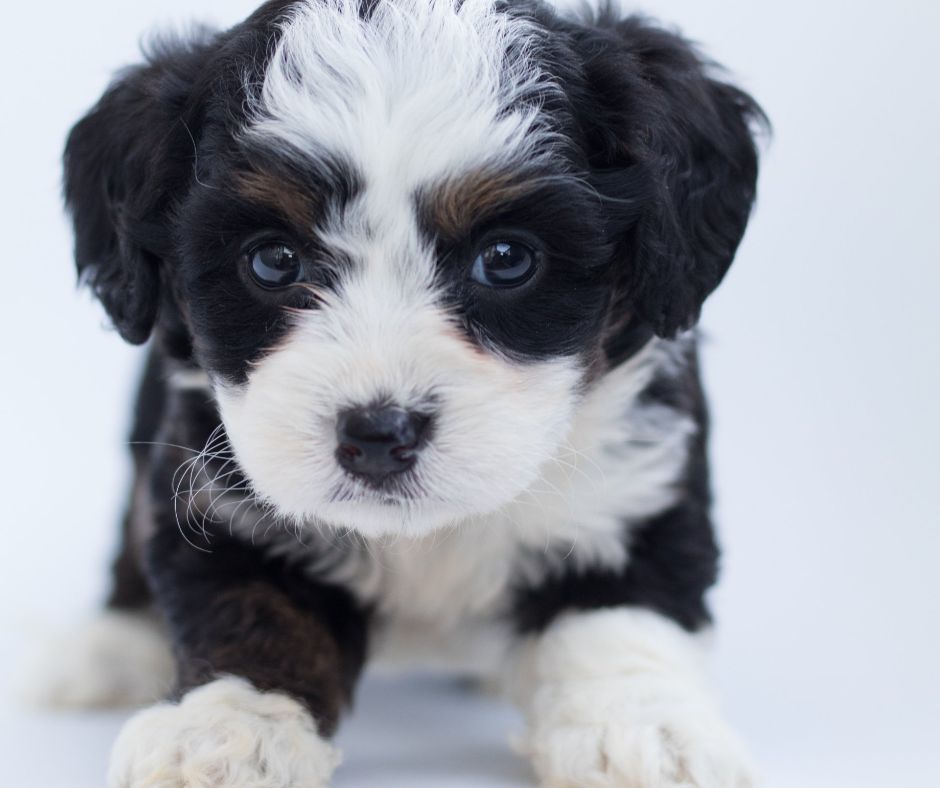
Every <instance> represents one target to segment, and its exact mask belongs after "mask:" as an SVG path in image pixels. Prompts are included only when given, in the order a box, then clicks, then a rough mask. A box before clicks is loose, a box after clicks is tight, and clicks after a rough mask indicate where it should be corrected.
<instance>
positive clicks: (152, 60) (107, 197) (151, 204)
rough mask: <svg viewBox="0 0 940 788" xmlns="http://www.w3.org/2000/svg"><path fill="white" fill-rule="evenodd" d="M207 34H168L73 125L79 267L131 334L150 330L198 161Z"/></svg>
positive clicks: (70, 156) (70, 192)
mask: <svg viewBox="0 0 940 788" xmlns="http://www.w3.org/2000/svg"><path fill="white" fill-rule="evenodd" d="M208 44H209V40H208V38H207V37H205V36H202V37H201V39H200V40H199V41H195V42H181V41H173V42H162V43H161V44H160V45H159V46H158V47H157V48H156V49H155V51H153V52H151V53H150V55H149V56H148V58H147V62H146V63H145V64H144V65H142V66H137V67H135V68H131V69H128V70H127V71H125V72H124V73H122V74H121V75H120V76H119V77H118V79H117V80H116V81H115V82H114V83H113V84H112V85H111V86H110V87H109V88H108V90H107V91H106V92H105V94H104V95H103V96H102V98H101V99H100V101H99V102H98V104H97V105H95V107H94V108H92V110H91V111H90V112H89V113H88V114H87V115H86V116H85V117H84V118H83V119H82V120H81V121H79V122H78V123H77V124H76V125H75V127H74V128H73V129H72V131H71V133H70V134H69V138H68V142H67V143H66V147H65V156H64V169H65V184H64V185H65V201H66V206H67V208H68V210H69V213H70V214H71V217H72V221H73V224H74V229H75V262H76V264H77V266H78V272H79V276H80V277H81V279H82V281H84V282H87V283H88V284H89V285H90V286H91V287H92V289H93V290H94V292H95V294H96V295H97V296H98V298H99V299H100V300H101V303H102V304H104V307H105V309H106V310H107V312H108V314H109V315H110V317H111V320H112V321H113V322H114V325H115V327H116V328H117V329H118V331H119V332H120V333H121V336H123V337H124V339H126V340H127V341H128V342H132V343H134V344H140V343H142V342H145V341H146V340H147V337H148V336H149V335H150V332H151V330H152V328H153V325H154V322H155V320H156V318H157V311H158V307H159V304H160V281H161V272H160V263H161V260H162V259H163V258H164V257H165V256H166V254H167V253H168V250H169V248H170V245H171V242H170V238H169V227H168V225H169V211H170V209H171V207H172V204H173V201H174V194H175V193H176V191H177V190H179V189H182V188H183V187H184V186H185V182H186V181H187V180H188V179H189V178H190V177H191V173H192V167H193V145H194V141H193V139H192V138H191V136H190V134H191V133H192V132H191V130H190V128H189V126H188V124H187V113H188V112H189V110H188V104H189V103H190V97H191V94H192V91H193V87H194V84H195V82H196V80H197V78H198V75H199V73H200V71H201V68H202V64H203V62H204V60H205V56H206V54H207V51H208Z"/></svg>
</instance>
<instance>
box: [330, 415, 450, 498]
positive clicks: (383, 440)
mask: <svg viewBox="0 0 940 788" xmlns="http://www.w3.org/2000/svg"><path fill="white" fill-rule="evenodd" d="M430 421H431V420H430V418H429V417H428V416H425V415H423V414H421V413H411V412H409V411H406V410H402V409H401V408H396V407H392V406H379V407H368V408H354V409H352V410H347V411H345V412H344V413H341V414H340V416H339V419H338V421H337V423H336V439H337V442H338V444H339V445H338V446H337V449H336V458H337V460H338V461H339V464H340V465H342V466H343V467H344V468H345V469H346V470H348V471H350V472H351V473H355V474H359V475H362V476H366V477H369V478H370V479H371V480H372V481H381V480H383V479H385V478H386V477H387V476H389V475H391V474H393V473H401V472H402V471H406V470H408V469H409V468H410V467H411V466H412V465H414V464H415V460H416V459H417V456H418V451H419V450H420V449H421V445H422V444H423V442H424V439H425V437H426V435H427V431H428V425H429V424H430Z"/></svg>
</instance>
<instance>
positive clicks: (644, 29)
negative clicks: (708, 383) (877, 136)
mask: <svg viewBox="0 0 940 788" xmlns="http://www.w3.org/2000/svg"><path fill="white" fill-rule="evenodd" d="M573 44H574V47H575V50H576V52H578V53H579V56H580V59H581V62H582V69H583V72H582V73H583V76H584V78H585V79H586V83H587V86H588V87H587V90H586V94H587V95H586V96H583V97H582V101H586V104H582V107H581V112H580V114H581V124H582V127H583V128H584V130H585V136H586V140H587V147H588V156H589V160H590V164H591V166H592V169H593V171H594V179H595V184H596V186H597V188H598V191H600V192H601V194H602V196H604V197H606V198H607V199H606V200H605V203H606V205H607V207H608V226H609V228H610V233H611V237H612V240H613V241H614V244H615V255H616V263H617V264H618V266H619V271H618V281H617V284H616V291H617V303H616V304H615V305H614V311H615V313H617V314H615V315H613V316H612V317H613V318H614V320H615V321H618V320H619V321H621V325H623V324H624V323H626V324H629V325H632V326H635V325H637V324H639V323H643V324H646V325H648V326H650V327H651V328H652V329H653V330H654V331H655V332H656V333H657V334H659V335H660V336H666V337H668V336H673V335H674V334H676V333H677V332H678V331H681V330H683V329H685V328H688V327H690V326H692V325H693V324H694V323H695V322H696V320H697V319H698V316H699V311H700V309H701V306H702V302H703V301H704V300H705V298H706V297H707V296H708V295H709V293H711V292H712V290H714V289H715V288H716V287H717V286H718V283H719V282H720V281H721V279H722V277H723V276H724V275H725V272H726V271H727V270H728V267H729V266H730V265H731V261H732V259H733V258H734V255H735V252H736V251H737V248H738V244H739V243H740V241H741V238H742V236H743V235H744V229H745V227H746V225H747V221H748V217H749V215H750V211H751V206H752V204H753V202H754V196H755V188H756V181H757V150H756V146H755V142H754V137H753V134H754V132H755V130H756V129H755V127H757V126H760V125H762V124H764V123H766V119H765V117H764V115H763V112H762V111H761V109H760V108H759V107H758V105H757V104H756V103H755V102H754V100H753V99H752V98H751V97H750V96H748V95H747V94H745V93H744V92H742V91H740V90H738V89H737V88H735V87H733V86H731V85H728V84H725V83H724V82H721V81H719V80H717V79H715V78H714V77H713V76H712V75H711V71H712V69H711V67H710V65H709V64H707V63H706V62H704V61H703V60H702V59H701V58H700V57H699V56H698V54H697V53H696V52H695V50H694V49H693V47H692V46H691V45H690V44H689V43H687V42H686V41H685V40H684V39H682V38H681V37H679V36H678V35H675V34H673V33H669V32H666V31H664V30H661V29H658V28H656V27H654V26H652V25H650V24H649V23H648V22H646V21H645V20H643V19H641V18H637V17H629V18H627V19H624V20H619V21H618V20H616V19H613V18H612V17H611V15H610V12H608V13H607V14H606V15H604V16H602V17H601V18H598V19H596V20H594V21H593V22H592V23H591V24H589V25H585V26H584V27H581V28H579V29H578V30H576V32H575V33H574V35H573ZM614 328H615V330H616V327H614ZM614 341H616V339H615V340H614Z"/></svg>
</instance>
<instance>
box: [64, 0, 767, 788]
mask: <svg viewBox="0 0 940 788" xmlns="http://www.w3.org/2000/svg"><path fill="white" fill-rule="evenodd" d="M761 122H762V116H761V113H760V110H759V109H758V108H757V106H756V105H755V104H754V102H753V101H752V100H751V99H750V98H749V97H748V96H747V95H745V94H744V93H742V92H741V91H739V90H737V89H736V88H734V87H732V86H730V85H728V84H726V83H724V82H723V81H721V80H720V78H718V77H717V76H716V75H715V73H714V69H713V68H712V67H711V66H710V65H709V64H707V63H706V62H705V61H703V60H702V59H701V58H700V57H699V55H698V54H696V52H695V51H694V50H693V49H692V48H691V47H690V45H689V44H688V43H686V42H685V41H684V40H683V39H682V38H680V37H678V36H677V35H675V34H673V33H670V32H666V31H663V30H661V29H659V28H657V27H656V26H654V25H653V24H651V23H649V22H648V21H646V20H645V19H642V18H639V17H627V18H620V16H619V15H618V14H616V13H615V12H613V11H610V10H606V11H603V12H601V13H597V14H593V15H580V16H564V15H558V14H556V13H555V12H553V11H552V10H550V9H549V8H547V7H546V6H544V5H541V4H539V3H537V2H509V3H504V2H495V1H494V0H464V1H463V2H459V0H291V1H287V0H273V1H272V2H268V3H267V4H265V5H264V6H263V7H262V8H261V9H260V10H259V11H258V12H257V13H255V14H254V15H253V16H252V17H251V18H249V19H248V20H247V21H246V22H244V23H243V24H241V25H239V26H237V27H235V28H233V29H232V30H230V31H228V32H224V33H219V34H214V33H204V34H199V35H196V36H195V37H193V38H192V39H190V40H170V41H165V42H163V43H161V44H160V45H158V46H156V47H155V48H154V50H153V51H152V52H151V53H150V55H149V57H148V59H147V62H146V63H145V64H144V65H142V66H138V67H136V68H132V69H130V70H128V71H126V72H124V73H123V74H122V75H121V76H120V77H119V79H118V80H117V81H116V82H115V83H114V84H113V85H112V87H111V88H110V89H109V90H108V92H107V93H106V94H105V95H104V97H103V98H102V99H101V101H100V102H99V103H98V105H97V106H96V107H95V108H94V109H92V111H91V112H90V113H89V114H88V115H87V116H86V117H85V118H84V119H83V120H82V121H81V122H80V123H78V125H77V126H76V127H75V128H74V130H73V131H72V134H71V136H70V138H69V141H68V146H67V150H66V156H65V184H66V186H65V188H66V199H67V203H68V207H69V209H70V211H71V214H72V217H73V219H74V224H75V233H76V259H77V263H78V267H79V270H80V272H81V275H82V277H83V279H84V280H85V281H87V282H88V283H89V284H90V285H91V287H93V289H94V290H95V292H96V293H97V295H98V296H99V297H100V299H101V300H102V302H103V303H104V305H105V307H106V308H107V310H108V312H109V314H110V316H111V318H112V320H113V322H114V324H115V326H116V327H117V329H118V330H119V331H120V333H121V334H122V335H123V337H124V338H125V339H127V340H128V341H130V342H133V343H143V342H145V341H146V340H148V339H150V338H151V337H152V339H150V351H149V352H150V357H149V363H148V366H147V371H146V374H145V376H144V380H143V384H142V387H141V391H140V397H139V402H138V408H137V418H136V427H135V431H134V435H133V446H134V459H135V464H136V472H137V477H136V482H135V485H134V490H133V495H132V500H131V504H130V507H129V512H128V516H127V519H126V522H125V528H124V543H123V549H122V551H121V553H120V556H119V558H118V560H117V562H116V565H115V585H114V591H113V594H112V597H111V599H110V603H109V609H110V612H109V613H108V614H107V615H106V617H105V619H104V620H103V621H100V622H98V623H97V624H96V625H95V627H93V628H92V630H89V633H90V634H89V635H88V636H87V637H86V638H84V643H85V645H84V647H82V648H79V649H77V650H72V651H71V653H72V654H74V655H76V657H78V658H77V659H76V660H74V661H72V662H71V663H69V664H68V665H66V666H59V668H58V672H57V674H56V675H55V676H54V677H53V679H52V680H50V683H49V685H48V686H49V695H50V696H51V697H52V698H53V699H57V700H60V701H63V702H75V703H83V704H93V703H109V702H114V701H119V700H124V699H126V700H130V701H139V700H141V699H143V698H145V697H147V696H153V695H154V694H155V693H157V692H158V691H159V688H161V687H164V686H165V687H167V688H171V687H172V689H170V697H171V699H170V700H168V701H165V702H162V703H160V704H158V705H156V706H154V707H151V708H149V709H147V710H145V711H142V712H140V713H139V714H138V715H137V716H136V717H134V718H133V719H132V720H131V721H130V722H129V723H128V725H127V726H126V728H125V730H124V731H123V733H122V734H121V736H120V738H119V740H118V742H117V744H116V747H115V750H114V753H113V756H112V766H111V772H110V785H111V786H113V787H114V788H129V787H131V786H144V785H155V784H159V785H165V786H175V785H180V786H182V785H184V784H185V785H186V786H193V787H195V786H210V785H213V786H215V785H231V786H249V785H250V786H256V787H258V788H260V787H262V786H265V787H269V788H277V787H281V786H304V788H309V787H311V786H322V785H326V784H327V783H328V781H329V779H330V775H331V773H332V771H333V769H334V768H335V766H336V764H337V763H338V762H339V755H338V753H337V751H336V749H335V748H334V747H333V745H332V744H331V743H330V741H329V739H330V736H331V735H332V733H333V732H334V730H335V728H336V726H337V723H338V721H339V716H340V714H341V712H342V710H343V708H344V707H346V706H347V705H348V703H349V701H350V699H351V698H352V695H353V692H354V688H355V685H356V681H357V679H358V677H359V674H360V672H361V670H362V668H363V665H364V664H365V662H366V659H367V658H375V659H382V658H385V659H388V660H392V661H407V662H409V663H413V662H415V661H418V662H423V663H427V664H444V665H449V666H452V667H456V668H459V669H460V670H465V671H471V672H474V673H478V674H481V675H488V676H491V677H492V676H494V675H495V676H496V677H497V678H500V679H502V683H503V685H504V686H505V687H506V688H507V692H509V694H510V695H511V696H512V697H514V698H515V699H516V700H517V701H518V702H519V703H520V705H521V707H522V708H523V710H524V711H525V713H526V715H527V719H528V723H529V732H528V736H527V739H526V740H525V742H524V744H523V749H524V750H525V751H526V752H527V753H528V754H529V755H530V756H531V758H532V762H533V764H534V767H535V770H536V772H537V774H538V776H539V779H540V780H541V782H542V784H543V785H546V786H578V788H586V787H588V786H624V787H626V786H644V787H645V788H653V787H659V786H698V787H699V788H722V787H725V786H728V787H731V786H734V787H737V788H739V787H741V786H748V785H751V784H752V777H751V776H750V772H749V769H748V766H747V763H746V759H745V757H744V756H743V754H742V753H741V750H740V747H739V746H738V744H737V742H736V740H735V738H734V737H733V736H732V735H731V734H730V733H729V732H728V731H727V730H726V729H725V727H724V725H723V723H722V722H721V720H720V719H719V717H718V715H717V713H716V710H715V706H714V703H713V701H712V699H711V697H710V695H709V692H708V690H707V688H706V687H705V684H704V682H703V680H702V678H701V675H700V673H701V668H700V665H699V659H700V657H699V653H698V651H699V641H700V639H701V638H702V633H703V632H704V631H706V630H707V629H708V627H709V623H710V619H709V613H708V609H707V606H706V603H705V599H704V597H705V594H706V591H707V590H708V589H709V587H710V586H711V585H712V584H713V583H714V581H715V578H716V573H717V561H718V552H717V548H716V545H715V540H714V536H713V531H712V526H711V523H710V520H709V514H708V509H709V483H708V471H707V462H706V456H705V452H706V438H707V418H706V410H705V405H704V400H703V396H702V391H701V388H700V385H699V376H698V370H697V362H696V338H695V334H694V331H692V326H693V325H694V324H695V322H696V320H697V317H698V314H699V310H700V308H701V305H702V302H703V300H704V299H705V298H706V296H707V295H708V294H709V293H710V292H711V291H712V290H713V289H714V288H715V287H716V286H717V285H718V283H719V282H720V280H721V278H722V277H723V275H724V274H725V272H726V270H727V268H728V266H729V265H730V263H731V261H732V258H733V256H734V253H735V251H736V248H737V246H738V243H739V241H740V239H741V236H742V234H743V232H744V228H745V225H746V223H747V220H748V216H749V213H750V209H751V205H752V202H753V199H754V193H755V181H756V175H757V156H756V151H755V145H754V142H753V137H752V134H753V132H754V126H755V125H759V124H760V123H761ZM506 233H510V234H523V236H524V237H525V238H526V239H530V240H529V242H530V243H531V244H533V245H534V246H535V247H536V248H537V249H538V250H539V258H538V259H539V263H538V270H537V272H536V274H535V275H534V277H533V279H532V281H530V282H528V283H527V284H525V285H524V286H522V287H519V288H516V289H512V290H488V289H487V288H485V287H480V286H479V285H478V284H476V283H474V282H471V281H470V279H469V278H468V268H469V266H470V263H471V262H472V260H473V259H474V255H475V254H476V250H477V249H478V248H479V247H480V245H481V244H482V243H485V240H486V239H488V238H493V237H502V236H501V235H500V234H504V235H505V234H506ZM269 237H276V238H278V239H280V240H287V241H289V242H290V243H291V244H292V245H293V247H294V248H296V249H299V250H300V254H301V257H302V259H303V266H304V271H303V275H304V278H303V283H302V284H301V285H298V286H295V287H289V288H286V289H284V290H279V291H270V290H263V289H261V288H259V287H257V286H256V284H255V283H254V282H253V281H252V279H251V277H250V276H249V275H248V272H247V271H246V257H247V254H248V253H247V252H246V250H249V249H250V248H251V244H252V243H255V242H256V241H257V239H259V238H269ZM375 402H385V403H392V404H394V405H395V406H396V407H398V408H402V409H406V410H409V411H419V412H421V413H425V414H427V418H429V419H433V429H432V431H431V433H430V437H429V438H428V439H427V441H426V443H425V444H424V445H423V447H422V448H421V450H420V452H419V454H418V455H417V459H416V461H415V465H414V467H413V468H412V469H411V470H409V471H408V473H407V474H401V475H400V477H399V478H397V479H396V481H395V483H394V484H389V485H385V486H380V487H379V486H376V485H373V484H367V483H365V482H364V481H363V480H362V479H359V478H357V477H355V476H351V475H349V474H348V473H347V472H345V471H344V469H343V467H341V465H340V464H339V463H338V462H337V459H336V441H337V438H336V429H337V426H336V425H337V418H338V414H339V413H341V412H343V411H344V410H345V409H348V408H353V407H360V406H366V405H369V404H370V403H375ZM151 616H152V617H153V618H150V617H151ZM149 621H153V623H152V624H151V623H148V622H149ZM163 631H165V632H167V633H168V635H169V642H170V643H171V644H172V649H173V653H174V655H175V660H174V661H173V662H172V663H171V662H170V661H169V660H168V659H167V658H166V655H165V652H166V645H165V642H166V641H165V640H164V639H163V638H162V636H158V634H159V633H160V632H163ZM89 641H92V642H91V644H90V645H89ZM128 644H131V645H133V646H134V648H135V649H136V651H137V652H138V653H144V652H147V653H151V652H152V653H151V654H150V662H149V663H148V664H149V665H150V666H151V667H150V669H148V670H140V669H136V670H135V668H134V665H138V664H140V663H139V662H132V661H130V657H131V655H130V654H129V653H128V652H127V651H126V647H127V645H128ZM132 650H133V649H132ZM115 664H118V665H122V666H123V669H122V670H118V671H114V670H110V669H109V667H108V666H109V665H115ZM171 666H172V667H171ZM88 687H93V688H96V689H94V690H93V691H89V690H88V689H87V688H88ZM83 688H84V689H83ZM154 780H157V782H154Z"/></svg>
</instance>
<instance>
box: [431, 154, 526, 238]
mask: <svg viewBox="0 0 940 788" xmlns="http://www.w3.org/2000/svg"><path fill="white" fill-rule="evenodd" d="M537 187H538V181H537V179H535V178H527V177H526V176H524V175H522V176H520V175H519V174H518V173H508V172H494V171H492V170H479V171H476V172H471V173H468V174H466V175H462V176H459V177H454V178H450V179H448V180H446V181H444V182H442V183H440V184H437V185H435V186H433V187H432V188H431V189H429V190H428V192H427V193H426V194H427V197H426V198H427V200H428V203H427V205H428V209H429V210H430V213H431V220H432V222H433V223H434V229H435V230H437V231H438V232H439V233H440V234H441V235H443V236H444V237H445V238H460V237H461V236H463V235H464V234H465V233H466V232H467V230H469V229H470V228H471V227H472V226H473V225H474V223H476V222H478V221H480V219H482V218H485V217H487V216H489V215H491V214H493V213H495V212H496V211H498V210H499V209H500V208H503V207H505V206H506V205H508V204H510V203H512V202H514V201H516V200H518V199H520V198H521V197H524V196H526V195H527V194H530V193H531V192H533V191H535V189H536V188H537Z"/></svg>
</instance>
